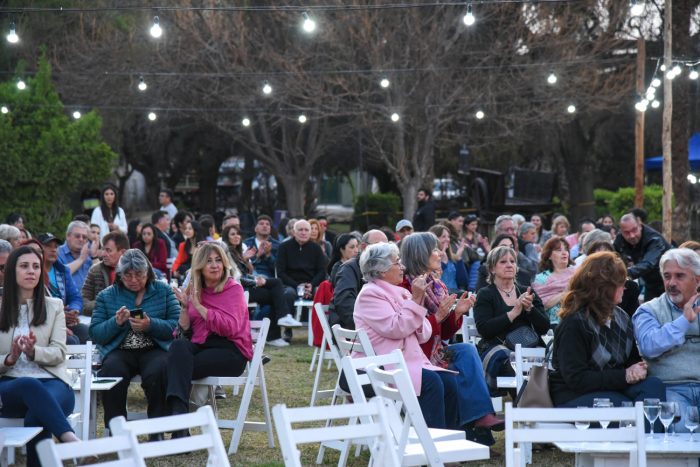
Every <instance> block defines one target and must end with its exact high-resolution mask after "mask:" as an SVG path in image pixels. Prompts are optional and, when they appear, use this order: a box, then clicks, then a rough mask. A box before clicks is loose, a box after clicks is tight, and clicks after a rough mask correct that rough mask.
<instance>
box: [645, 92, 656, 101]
mask: <svg viewBox="0 0 700 467" xmlns="http://www.w3.org/2000/svg"><path fill="white" fill-rule="evenodd" d="M644 97H646V99H647V100H648V101H653V100H654V97H655V96H654V93H652V92H647V94H646V96H644Z"/></svg>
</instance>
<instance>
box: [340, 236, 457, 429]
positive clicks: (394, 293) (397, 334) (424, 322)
mask: <svg viewBox="0 0 700 467" xmlns="http://www.w3.org/2000/svg"><path fill="white" fill-rule="evenodd" d="M360 270H361V271H362V276H363V278H364V279H365V281H367V284H365V286H364V287H362V290H361V291H360V293H359V294H358V296H357V300H356V301H355V309H354V312H353V315H354V319H355V327H356V328H357V329H364V330H365V331H366V332H367V335H368V336H369V339H370V341H371V342H372V347H373V348H374V351H375V353H376V354H377V355H383V354H387V353H390V352H391V351H392V350H394V349H401V351H402V352H403V356H404V359H405V360H406V365H407V366H408V372H409V374H410V377H411V381H412V382H413V388H414V389H415V391H416V395H417V396H418V402H419V403H420V407H421V411H422V412H423V417H424V418H425V422H426V424H427V425H428V426H429V427H431V428H451V429H459V426H458V420H457V415H458V412H459V411H458V408H459V407H458V405H457V404H458V402H457V399H458V398H457V390H458V388H457V379H456V378H455V372H453V371H450V370H446V369H443V368H440V367H437V366H435V365H432V364H431V363H430V360H428V358H427V357H426V356H425V353H423V350H422V349H421V347H420V344H422V343H424V342H426V341H427V340H428V339H430V336H431V335H432V327H431V325H430V322H429V321H428V319H427V318H426V313H427V310H426V309H425V308H424V307H423V305H422V303H423V298H424V295H425V291H426V287H427V283H426V277H425V276H424V275H422V276H418V277H417V278H415V279H414V281H413V283H412V292H409V291H407V290H406V289H404V288H403V287H401V286H400V285H401V283H402V281H403V271H404V267H403V265H402V264H401V261H399V250H398V248H397V247H396V245H394V244H390V243H377V244H374V245H370V246H369V247H367V249H366V250H365V251H364V252H363V253H362V256H361V257H360ZM355 356H360V357H361V356H363V355H362V354H359V353H357V352H356V353H354V354H353V357H355Z"/></svg>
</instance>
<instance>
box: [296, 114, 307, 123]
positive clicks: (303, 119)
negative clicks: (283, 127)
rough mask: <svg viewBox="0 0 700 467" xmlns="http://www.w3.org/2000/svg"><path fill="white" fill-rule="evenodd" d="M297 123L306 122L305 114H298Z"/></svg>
mask: <svg viewBox="0 0 700 467" xmlns="http://www.w3.org/2000/svg"><path fill="white" fill-rule="evenodd" d="M298 120H299V123H306V115H304V114H301V115H299V119H298Z"/></svg>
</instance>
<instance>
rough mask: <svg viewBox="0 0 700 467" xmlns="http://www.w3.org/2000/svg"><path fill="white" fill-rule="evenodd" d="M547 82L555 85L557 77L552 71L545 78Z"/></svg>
mask: <svg viewBox="0 0 700 467" xmlns="http://www.w3.org/2000/svg"><path fill="white" fill-rule="evenodd" d="M547 82H548V83H549V84H557V75H555V74H554V72H553V71H552V72H551V73H549V76H547Z"/></svg>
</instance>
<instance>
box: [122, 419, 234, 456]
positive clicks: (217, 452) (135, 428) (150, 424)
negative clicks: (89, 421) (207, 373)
mask: <svg viewBox="0 0 700 467" xmlns="http://www.w3.org/2000/svg"><path fill="white" fill-rule="evenodd" d="M109 428H110V430H111V431H112V433H114V434H115V435H117V436H119V435H123V436H129V437H132V438H133V439H135V438H136V437H137V436H142V435H149V434H152V433H161V432H171V431H176V430H184V429H189V430H192V429H193V428H199V429H200V430H201V434H195V433H191V435H190V436H187V437H184V438H177V439H168V440H164V441H153V442H146V443H138V444H137V445H136V450H137V452H138V454H139V456H140V457H142V458H144V459H151V458H156V457H163V456H169V455H172V454H181V453H185V452H193V451H202V450H206V451H207V454H208V457H207V464H206V465H207V466H212V467H214V466H216V467H230V465H231V464H230V463H229V460H228V455H227V454H226V449H225V448H224V443H223V441H222V440H221V434H220V433H219V429H218V427H217V424H216V419H215V418H214V412H213V411H212V409H211V407H209V406H208V405H205V406H203V407H200V408H199V409H197V411H196V412H192V413H188V414H183V415H172V416H169V417H160V418H157V419H149V420H134V421H131V422H127V421H126V419H125V418H124V417H116V418H113V419H112V421H110V422H109Z"/></svg>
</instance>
